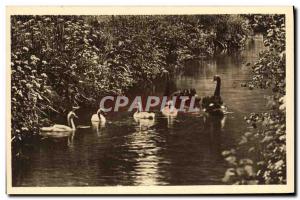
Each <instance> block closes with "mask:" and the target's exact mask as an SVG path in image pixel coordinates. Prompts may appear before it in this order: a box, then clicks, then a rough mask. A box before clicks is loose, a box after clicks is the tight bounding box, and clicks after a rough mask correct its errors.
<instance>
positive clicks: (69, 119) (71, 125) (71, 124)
mask: <svg viewBox="0 0 300 200" xmlns="http://www.w3.org/2000/svg"><path fill="white" fill-rule="evenodd" d="M68 125H69V127H71V128H72V130H75V129H76V128H75V123H74V120H73V118H72V117H71V116H68Z"/></svg>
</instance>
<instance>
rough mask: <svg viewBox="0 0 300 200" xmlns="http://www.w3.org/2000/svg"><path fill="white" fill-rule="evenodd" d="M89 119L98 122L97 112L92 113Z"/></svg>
mask: <svg viewBox="0 0 300 200" xmlns="http://www.w3.org/2000/svg"><path fill="white" fill-rule="evenodd" d="M91 121H92V122H99V121H100V119H99V117H98V115H97V114H93V115H92V118H91Z"/></svg>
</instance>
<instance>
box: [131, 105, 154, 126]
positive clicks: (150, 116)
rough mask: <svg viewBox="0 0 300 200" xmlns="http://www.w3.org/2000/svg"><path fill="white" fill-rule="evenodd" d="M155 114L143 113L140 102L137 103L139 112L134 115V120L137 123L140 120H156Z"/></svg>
mask: <svg viewBox="0 0 300 200" xmlns="http://www.w3.org/2000/svg"><path fill="white" fill-rule="evenodd" d="M154 117H155V113H152V112H142V105H141V103H140V102H138V103H137V111H136V112H135V113H134V114H133V118H134V119H135V120H136V121H137V120H138V119H154Z"/></svg>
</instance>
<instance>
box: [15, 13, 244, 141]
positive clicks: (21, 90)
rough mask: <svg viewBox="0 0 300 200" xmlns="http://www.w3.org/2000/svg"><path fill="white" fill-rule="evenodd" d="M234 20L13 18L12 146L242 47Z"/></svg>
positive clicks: (238, 23) (240, 23) (237, 19)
mask: <svg viewBox="0 0 300 200" xmlns="http://www.w3.org/2000/svg"><path fill="white" fill-rule="evenodd" d="M248 29H249V27H247V25H246V24H245V23H244V20H243V19H242V17H241V16H238V15H210V16H201V15H199V16H12V17H11V55H12V56H11V69H12V70H11V72H12V74H11V108H12V136H13V138H14V140H15V141H17V140H20V139H22V138H26V136H32V135H35V134H36V135H37V134H38V131H39V127H40V126H44V125H46V124H49V123H51V119H52V118H51V115H52V114H53V113H56V114H57V115H60V116H66V112H67V111H68V110H70V108H71V107H72V106H75V105H85V106H88V105H97V103H96V102H98V101H99V98H100V97H101V96H103V95H106V94H113V95H116V94H123V93H124V92H126V90H128V89H129V88H131V87H133V86H136V85H139V86H140V87H146V86H147V85H150V84H151V83H152V82H153V81H154V80H155V79H156V78H158V77H160V76H161V75H162V74H163V73H166V72H167V73H172V72H174V71H175V70H176V68H178V67H180V66H181V65H182V64H183V63H184V62H185V61H186V60H188V59H195V58H207V57H211V56H213V55H214V54H216V53H219V52H222V51H223V52H224V51H228V52H231V51H234V50H238V49H241V48H242V47H243V45H244V41H245V39H246V37H247V34H248Z"/></svg>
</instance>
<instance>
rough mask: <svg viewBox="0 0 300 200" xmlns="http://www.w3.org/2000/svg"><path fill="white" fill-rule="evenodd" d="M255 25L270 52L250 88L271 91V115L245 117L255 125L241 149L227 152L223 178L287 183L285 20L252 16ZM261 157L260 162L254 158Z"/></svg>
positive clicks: (257, 66) (256, 66)
mask: <svg viewBox="0 0 300 200" xmlns="http://www.w3.org/2000/svg"><path fill="white" fill-rule="evenodd" d="M249 18H250V21H251V24H252V26H253V28H254V30H256V32H258V31H260V32H261V33H263V35H264V45H265V46H266V50H264V51H263V52H261V53H260V54H259V59H258V61H257V62H256V63H255V64H254V65H253V66H252V69H253V77H252V81H251V82H249V83H248V86H249V88H253V87H257V88H261V89H268V88H269V89H271V90H272V95H271V96H270V97H269V98H268V103H267V106H268V108H269V109H268V112H264V113H251V114H250V115H249V116H247V117H245V120H246V122H247V123H248V124H249V125H250V126H251V129H249V131H248V132H246V133H245V134H244V135H243V136H242V138H241V141H240V142H239V145H238V148H237V149H232V150H230V151H224V152H223V155H224V156H225V159H226V161H227V162H228V164H229V166H230V168H229V169H228V170H227V171H226V173H225V176H224V178H223V181H224V182H227V183H231V184H286V107H285V83H286V79H285V67H286V64H285V63H286V62H285V17H284V16H283V15H251V16H249ZM254 158H258V159H256V160H255V159H254Z"/></svg>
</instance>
